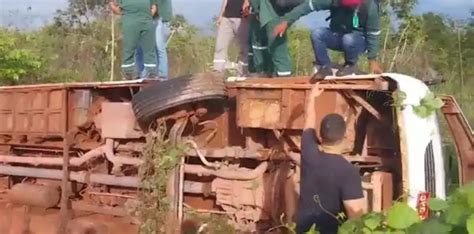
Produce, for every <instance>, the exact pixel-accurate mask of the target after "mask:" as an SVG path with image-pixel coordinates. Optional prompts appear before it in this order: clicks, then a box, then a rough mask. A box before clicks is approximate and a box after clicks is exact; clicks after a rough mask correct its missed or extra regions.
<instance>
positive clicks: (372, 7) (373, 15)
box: [365, 1, 383, 73]
mask: <svg viewBox="0 0 474 234" xmlns="http://www.w3.org/2000/svg"><path fill="white" fill-rule="evenodd" d="M380 34H381V30H380V10H379V6H378V4H377V3H376V2H375V1H371V2H370V3H369V9H368V15H367V22H366V25H365V38H366V43H367V58H368V59H369V65H370V69H371V72H372V73H382V72H383V71H382V68H381V67H380V65H379V63H378V62H377V56H378V53H379V50H380V45H379V44H380Z"/></svg>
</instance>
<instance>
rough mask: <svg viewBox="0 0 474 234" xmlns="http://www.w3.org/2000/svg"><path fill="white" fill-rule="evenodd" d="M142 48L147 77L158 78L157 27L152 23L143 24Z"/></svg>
mask: <svg viewBox="0 0 474 234" xmlns="http://www.w3.org/2000/svg"><path fill="white" fill-rule="evenodd" d="M142 27H143V28H142V32H141V38H140V39H141V40H140V47H141V48H142V49H143V60H144V67H145V72H146V77H148V78H156V76H157V74H156V67H157V65H156V61H157V60H156V53H155V50H156V44H155V43H156V40H155V25H154V24H153V23H152V22H149V23H146V24H143V26H142Z"/></svg>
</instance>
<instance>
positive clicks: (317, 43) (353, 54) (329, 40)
mask: <svg viewBox="0 0 474 234" xmlns="http://www.w3.org/2000/svg"><path fill="white" fill-rule="evenodd" d="M311 41H312V43H313V50H314V55H315V56H316V64H317V65H322V66H331V64H332V63H331V59H330V58H329V55H328V50H327V49H328V48H329V49H331V50H336V51H341V52H344V58H345V60H346V61H345V62H346V63H345V65H356V64H357V59H358V57H359V55H360V54H362V53H364V52H365V50H366V47H367V45H366V42H365V37H364V34H363V33H362V32H359V31H353V32H352V33H346V34H342V33H337V32H333V31H331V29H329V28H317V29H314V30H313V31H312V32H311Z"/></svg>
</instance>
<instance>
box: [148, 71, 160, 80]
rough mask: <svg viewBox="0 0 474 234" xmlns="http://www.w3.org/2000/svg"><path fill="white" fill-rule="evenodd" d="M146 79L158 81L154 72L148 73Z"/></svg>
mask: <svg viewBox="0 0 474 234" xmlns="http://www.w3.org/2000/svg"><path fill="white" fill-rule="evenodd" d="M146 79H148V80H158V79H159V78H158V74H156V73H155V72H149V73H148V74H147V76H146Z"/></svg>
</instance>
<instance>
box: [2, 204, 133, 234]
mask: <svg viewBox="0 0 474 234" xmlns="http://www.w3.org/2000/svg"><path fill="white" fill-rule="evenodd" d="M74 220H86V221H89V222H93V223H95V224H101V225H103V226H105V227H106V228H105V229H102V231H101V233H98V234H102V233H104V234H129V233H130V234H135V233H138V226H137V225H133V224H131V223H130V221H129V220H126V219H125V218H119V217H112V216H107V215H100V214H91V213H84V212H81V213H80V212H75V215H74ZM59 224H60V216H59V209H47V210H45V209H40V208H31V209H30V210H29V212H28V211H27V209H26V208H25V207H24V206H18V205H12V204H10V203H9V202H8V200H4V199H0V234H56V233H57V231H58V227H59ZM74 233H76V232H74ZM78 233H80V232H78Z"/></svg>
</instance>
